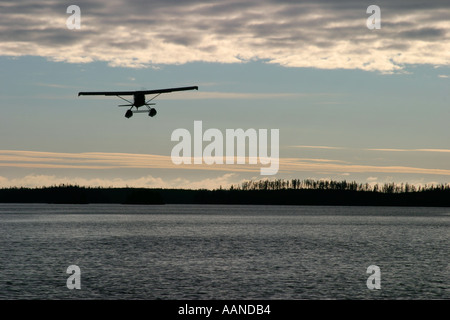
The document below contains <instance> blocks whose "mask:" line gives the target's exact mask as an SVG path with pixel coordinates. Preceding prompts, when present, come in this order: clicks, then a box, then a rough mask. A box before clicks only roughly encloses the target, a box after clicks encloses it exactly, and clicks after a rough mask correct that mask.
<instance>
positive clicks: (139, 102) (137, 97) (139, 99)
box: [134, 93, 145, 108]
mask: <svg viewBox="0 0 450 320" xmlns="http://www.w3.org/2000/svg"><path fill="white" fill-rule="evenodd" d="M143 105H145V95H144V94H142V93H136V94H134V106H135V107H136V108H139V107H142V106H143Z"/></svg>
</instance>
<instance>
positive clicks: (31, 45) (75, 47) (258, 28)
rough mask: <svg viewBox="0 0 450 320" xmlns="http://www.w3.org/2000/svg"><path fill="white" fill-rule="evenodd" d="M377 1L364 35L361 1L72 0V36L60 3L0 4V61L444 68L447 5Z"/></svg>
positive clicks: (22, 0)
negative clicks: (76, 12) (76, 11)
mask: <svg viewBox="0 0 450 320" xmlns="http://www.w3.org/2000/svg"><path fill="white" fill-rule="evenodd" d="M377 2H378V3H377V5H379V6H380V8H381V30H369V29H367V27H366V20H367V18H368V17H369V14H367V13H366V9H367V7H368V6H369V5H371V4H372V1H365V0H363V1H361V0H342V1H334V0H324V1H312V0H311V1H289V0H282V1H279V0H276V1H275V0H250V1H234V0H229V1H220V2H211V1H208V0H203V1H198V0H184V1H175V0H153V1H144V0H138V1H121V0H110V1H103V2H99V1H97V2H92V1H87V0H81V1H77V5H78V6H79V7H80V8H81V29H80V30H68V29H67V28H66V25H65V22H66V19H67V18H68V17H69V14H67V13H66V8H67V6H68V5H69V4H67V5H63V4H61V2H59V1H56V0H48V1H46V2H45V3H42V4H41V3H40V4H39V5H38V4H36V3H35V1H31V0H18V1H14V2H7V3H5V2H2V3H0V54H2V55H6V56H20V55H38V56H45V57H47V58H50V59H55V60H58V61H67V62H90V61H95V60H100V61H107V62H109V63H110V64H111V65H113V66H128V67H145V66H150V65H152V64H166V63H186V62H192V61H207V62H224V63H233V62H241V61H242V59H244V60H246V59H263V60H265V61H268V62H271V63H278V64H281V65H284V66H290V67H315V68H325V69H332V68H348V69H364V70H372V71H373V70H378V71H382V72H395V71H398V70H401V69H402V66H403V65H404V64H422V63H425V64H435V65H448V64H449V63H450V41H449V40H450V32H449V29H450V21H449V19H448V17H449V16H450V1H441V0H433V1H419V0H411V1H408V2H407V3H406V2H405V1H400V0H397V1H386V0H382V1H377ZM423 42H431V43H432V45H428V46H427V45H423ZM144 49H145V50H144ZM238 57H239V58H238ZM324 57H326V59H324Z"/></svg>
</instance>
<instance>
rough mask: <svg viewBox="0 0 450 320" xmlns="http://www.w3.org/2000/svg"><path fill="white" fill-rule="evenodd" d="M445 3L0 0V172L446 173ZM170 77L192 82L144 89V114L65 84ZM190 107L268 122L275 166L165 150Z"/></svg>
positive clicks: (106, 177) (116, 180)
mask: <svg viewBox="0 0 450 320" xmlns="http://www.w3.org/2000/svg"><path fill="white" fill-rule="evenodd" d="M70 5H76V6H78V7H79V9H80V15H79V18H80V19H79V20H77V21H79V26H80V28H79V29H76V28H70V27H69V26H73V24H74V22H75V21H76V20H74V19H75V16H74V14H75V12H74V11H71V10H69V12H67V8H68V7H69V6H70ZM370 5H377V6H378V7H379V8H380V16H379V18H380V20H379V22H380V28H379V29H377V28H372V29H371V28H368V26H367V20H368V19H369V17H372V15H373V14H374V13H375V12H374V11H370V12H369V13H368V12H367V8H368V7H369V6H370ZM449 17H450V2H449V1H446V0H430V1H417V0H411V1H407V2H406V1H398V0H396V1H373V0H371V1H360V0H358V1H357V0H342V1H331V0H328V1H289V0H284V1H270V0H257V1H256V0H251V1H234V0H229V1H210V0H209V1H197V0H185V1H173V0H157V1H143V0H142V1H120V0H112V1H95V2H92V1H70V2H68V1H55V0H46V1H31V0H19V1H0V84H1V85H0V111H1V115H0V187H10V186H18V187H20V186H23V187H40V186H47V185H59V184H63V183H64V184H78V185H86V186H102V187H111V186H112V187H124V186H131V187H152V188H153V187H156V188H159V187H161V188H195V189H197V188H210V189H213V188H219V187H220V186H222V187H227V186H230V185H231V184H240V183H242V182H243V181H246V180H249V179H252V180H259V179H317V180H319V179H333V180H347V181H357V182H359V183H369V184H374V183H379V184H383V183H387V182H396V183H405V182H408V183H411V184H416V185H425V184H440V183H449V182H450V161H449V160H450V139H449V138H450V126H449V125H448V124H449V120H450V110H449V106H450V99H449V92H450V90H449V89H450V19H449ZM371 21H372V20H371ZM181 86H198V87H199V90H198V91H185V92H174V93H170V94H163V95H161V96H159V97H158V98H157V99H156V100H154V102H156V106H155V107H156V110H157V111H158V114H157V115H156V116H155V117H154V118H150V117H148V116H147V115H146V114H135V115H134V116H133V117H132V118H130V119H126V118H125V117H124V113H125V111H126V109H124V108H118V107H117V105H118V104H121V103H122V102H123V101H122V100H120V99H118V98H116V97H103V96H101V97H93V96H81V97H78V92H80V91H117V90H120V91H134V90H144V89H145V90H152V89H161V88H172V87H181ZM147 98H148V99H149V98H151V97H147ZM194 121H201V122H202V128H203V132H205V131H206V130H207V129H210V128H211V129H217V130H219V131H220V132H222V133H223V135H225V133H226V130H227V129H243V130H244V131H245V130H248V129H255V130H256V132H259V131H258V130H260V129H266V130H267V132H271V130H275V129H276V130H278V131H279V141H278V142H279V148H278V149H279V169H278V171H277V173H276V174H274V175H261V171H260V168H261V167H264V166H265V165H264V164H262V163H257V164H250V163H248V162H249V161H247V162H246V163H245V164H237V163H234V164H224V165H220V164H190V165H188V164H179V165H176V164H175V163H174V162H173V161H172V160H173V159H172V158H171V153H172V150H173V148H174V147H175V146H176V145H177V144H178V142H177V141H172V139H171V136H172V133H173V132H174V131H175V130H177V129H180V128H182V129H186V130H187V131H189V132H190V133H191V134H192V141H194ZM192 143H193V142H192ZM224 143H225V139H224ZM208 144H209V142H208V141H204V142H203V144H202V148H205V147H206V146H207V145H208ZM271 146H273V145H270V144H269V145H268V148H269V152H270V151H271ZM224 150H225V147H224Z"/></svg>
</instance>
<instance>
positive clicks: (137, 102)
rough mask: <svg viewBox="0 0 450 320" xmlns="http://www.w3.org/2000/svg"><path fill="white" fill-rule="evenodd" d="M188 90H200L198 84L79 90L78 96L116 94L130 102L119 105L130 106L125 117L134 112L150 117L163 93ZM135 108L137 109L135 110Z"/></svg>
mask: <svg viewBox="0 0 450 320" xmlns="http://www.w3.org/2000/svg"><path fill="white" fill-rule="evenodd" d="M186 90H198V87H197V86H191V87H178V88H168V89H157V90H142V91H105V92H78V96H116V97H118V98H120V99H122V100H124V101H126V102H128V104H120V105H119V107H130V108H129V109H128V110H127V111H126V112H125V118H127V119H128V118H131V117H132V116H133V113H148V115H149V116H150V117H154V116H156V109H155V108H153V107H152V106H154V105H156V103H153V102H151V101H153V100H154V99H156V98H157V97H158V96H159V95H161V94H163V93H170V92H175V91H186ZM152 94H154V95H155V96H153V97H152V98H151V99H150V100H146V99H145V96H146V95H152ZM122 96H133V101H130V100H128V99H125V98H123V97H122ZM143 106H145V107H147V110H139V108H140V107H143ZM133 108H136V110H134V111H133Z"/></svg>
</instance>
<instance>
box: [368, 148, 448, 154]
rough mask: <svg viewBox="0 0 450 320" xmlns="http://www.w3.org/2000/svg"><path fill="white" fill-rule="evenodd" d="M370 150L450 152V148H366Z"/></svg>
mask: <svg viewBox="0 0 450 320" xmlns="http://www.w3.org/2000/svg"><path fill="white" fill-rule="evenodd" d="M366 150H369V151H388V152H439V153H450V149H366Z"/></svg>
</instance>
